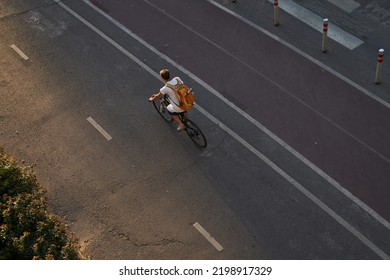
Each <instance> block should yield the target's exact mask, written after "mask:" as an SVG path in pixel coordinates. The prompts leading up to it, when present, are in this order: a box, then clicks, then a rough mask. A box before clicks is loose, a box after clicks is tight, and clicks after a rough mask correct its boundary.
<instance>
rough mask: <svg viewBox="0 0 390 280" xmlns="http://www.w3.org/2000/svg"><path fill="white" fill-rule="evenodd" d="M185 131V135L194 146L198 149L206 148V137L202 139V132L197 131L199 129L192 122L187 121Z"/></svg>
mask: <svg viewBox="0 0 390 280" xmlns="http://www.w3.org/2000/svg"><path fill="white" fill-rule="evenodd" d="M185 130H186V132H187V135H188V136H189V137H190V138H191V140H192V141H193V142H194V143H195V144H196V145H198V146H199V147H202V148H204V147H206V146H207V140H206V137H204V135H203V133H202V131H201V130H200V129H199V127H198V126H197V125H196V124H195V123H194V122H192V121H190V120H187V122H186V129H185Z"/></svg>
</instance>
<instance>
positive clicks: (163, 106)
mask: <svg viewBox="0 0 390 280" xmlns="http://www.w3.org/2000/svg"><path fill="white" fill-rule="evenodd" d="M152 103H153V106H154V108H155V109H156V110H157V112H158V113H159V115H160V116H161V117H162V118H163V119H164V120H165V121H166V122H172V117H171V115H170V114H169V113H168V109H167V106H168V105H169V101H168V99H167V97H166V96H164V97H163V98H161V99H156V100H154V101H152ZM178 116H179V118H180V120H181V122H182V123H183V124H184V126H185V128H184V130H185V131H186V133H187V135H188V137H190V138H191V140H192V141H193V142H194V143H195V144H196V145H198V146H199V147H201V148H204V147H206V146H207V140H206V137H205V136H204V134H203V132H202V131H201V130H200V128H199V127H198V126H197V125H196V124H195V123H194V122H193V121H191V120H190V119H188V118H185V117H184V113H179V114H178Z"/></svg>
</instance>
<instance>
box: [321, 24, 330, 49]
mask: <svg viewBox="0 0 390 280" xmlns="http://www.w3.org/2000/svg"><path fill="white" fill-rule="evenodd" d="M328 24H329V20H328V19H327V18H325V19H324V23H323V28H322V31H323V32H322V49H321V50H322V52H323V53H325V52H327V51H328Z"/></svg>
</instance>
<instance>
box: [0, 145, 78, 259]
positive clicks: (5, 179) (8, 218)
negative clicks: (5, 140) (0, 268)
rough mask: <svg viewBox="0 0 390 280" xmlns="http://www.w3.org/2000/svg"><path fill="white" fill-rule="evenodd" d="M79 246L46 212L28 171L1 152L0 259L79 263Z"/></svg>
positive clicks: (60, 224) (40, 192)
mask: <svg viewBox="0 0 390 280" xmlns="http://www.w3.org/2000/svg"><path fill="white" fill-rule="evenodd" d="M78 248H79V247H78V243H77V240H76V239H75V238H73V237H68V235H67V234H66V232H65V226H64V225H63V224H62V223H61V222H60V221H59V220H58V219H56V218H55V217H54V216H53V215H50V214H49V213H48V212H47V206H46V200H45V190H44V189H43V188H42V187H41V186H40V185H39V183H38V182H37V179H36V177H35V175H34V173H33V170H32V168H31V167H24V166H20V165H19V164H18V162H17V161H16V160H15V159H13V158H11V157H10V156H8V155H6V154H5V153H4V151H3V149H1V148H0V259H19V260H21V259H56V260H64V259H79V258H80V256H79V254H78Z"/></svg>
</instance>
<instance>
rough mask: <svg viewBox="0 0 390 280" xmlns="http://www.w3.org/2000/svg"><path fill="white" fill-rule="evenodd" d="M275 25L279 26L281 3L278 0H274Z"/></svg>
mask: <svg viewBox="0 0 390 280" xmlns="http://www.w3.org/2000/svg"><path fill="white" fill-rule="evenodd" d="M274 25H275V26H278V25H279V3H278V0H274Z"/></svg>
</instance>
